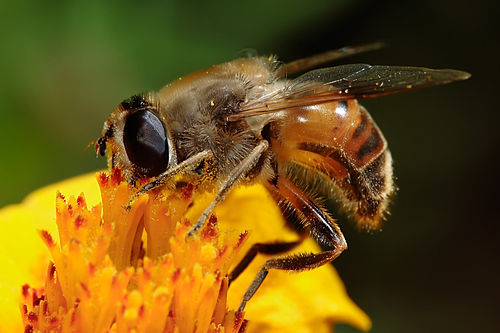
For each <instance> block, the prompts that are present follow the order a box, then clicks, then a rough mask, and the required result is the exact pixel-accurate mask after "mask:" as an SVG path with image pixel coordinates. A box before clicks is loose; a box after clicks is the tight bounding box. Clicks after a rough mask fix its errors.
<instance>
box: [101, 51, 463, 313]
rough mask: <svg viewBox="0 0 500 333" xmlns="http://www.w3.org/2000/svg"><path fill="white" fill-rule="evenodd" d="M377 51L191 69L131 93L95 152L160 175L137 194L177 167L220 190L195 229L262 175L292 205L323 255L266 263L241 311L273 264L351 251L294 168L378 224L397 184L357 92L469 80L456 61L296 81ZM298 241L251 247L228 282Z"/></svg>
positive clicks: (128, 169)
mask: <svg viewBox="0 0 500 333" xmlns="http://www.w3.org/2000/svg"><path fill="white" fill-rule="evenodd" d="M378 47H379V45H378V44H376V43H375V44H367V45H363V46H358V47H347V48H342V49H339V50H335V51H330V52H326V53H323V54H319V55H316V56H312V57H310V58H305V59H301V60H297V61H293V62H291V63H287V64H282V63H280V62H279V61H277V59H276V58H275V57H248V58H240V59H236V60H233V61H231V62H227V63H223V64H218V65H214V66H211V67H209V68H207V69H204V70H201V71H198V72H195V73H192V74H189V75H187V76H184V77H181V78H179V79H177V80H176V81H174V82H171V83H170V84H168V85H166V86H165V87H163V88H162V89H160V90H159V91H158V92H151V93H146V94H142V95H136V96H133V97H131V98H129V99H127V100H125V101H123V102H122V103H121V104H120V105H119V107H118V108H117V109H115V110H114V111H113V113H112V114H111V116H110V117H109V118H108V120H107V121H106V122H105V125H104V130H103V135H102V137H101V138H100V139H99V140H98V141H97V143H96V145H95V148H96V152H97V153H98V154H99V155H105V154H106V152H108V157H109V164H110V167H112V168H119V169H120V170H121V171H122V173H123V175H124V176H125V179H127V181H128V182H129V183H131V184H134V183H135V182H136V181H137V180H138V179H140V178H142V177H150V178H151V179H152V181H150V182H149V183H147V184H146V185H145V186H143V187H142V188H141V189H140V190H138V192H137V194H136V197H137V196H139V195H141V194H143V193H146V192H148V191H151V190H152V189H154V188H158V187H160V186H168V185H169V184H170V185H171V183H172V182H173V181H174V179H176V177H177V176H178V175H181V174H190V175H191V176H192V177H194V178H197V179H198V180H199V181H200V183H203V184H204V186H205V187H206V188H208V189H210V190H212V191H214V192H215V196H214V199H213V201H212V202H211V203H210V205H209V206H208V207H206V209H205V210H204V212H203V213H202V215H201V216H200V217H199V219H198V221H197V222H196V224H194V226H193V228H192V230H191V231H190V233H189V234H193V233H196V232H197V231H198V230H199V229H200V228H201V227H202V226H203V225H204V223H205V221H206V220H207V218H208V217H209V215H210V214H211V213H212V211H213V210H214V208H215V207H216V206H217V205H218V204H219V203H220V202H221V201H223V200H224V198H225V197H226V196H227V195H228V194H229V193H230V192H231V190H232V189H234V188H235V187H236V186H238V185H239V184H248V183H254V182H259V183H262V184H263V185H264V186H265V187H266V188H267V190H268V191H269V192H270V193H271V195H272V196H273V197H274V198H275V200H276V201H277V202H278V203H279V205H280V207H281V208H282V210H283V211H284V212H285V211H286V212H287V214H285V218H286V219H288V220H293V221H291V222H292V223H293V224H294V225H295V226H297V227H298V228H297V229H298V230H299V232H300V233H301V234H303V235H311V236H312V237H314V238H315V239H316V240H317V241H318V242H319V243H320V244H321V245H322V246H323V248H324V249H325V250H324V251H323V252H321V253H316V254H304V255H294V256H285V257H282V258H275V259H269V260H268V261H267V262H266V263H265V264H264V266H263V267H262V269H261V270H260V272H259V273H258V275H257V276H256V278H255V279H254V281H253V283H252V285H251V286H250V287H249V289H248V291H247V292H246V294H245V296H244V299H243V301H242V303H241V306H240V308H239V310H240V311H243V309H244V307H245V304H246V302H247V301H248V300H249V299H250V298H251V297H252V295H253V294H254V293H255V291H256V290H257V288H258V287H259V286H260V284H261V283H262V281H263V280H264V278H265V276H266V275H267V273H268V271H269V270H270V269H282V270H294V271H297V270H307V269H312V268H315V267H318V266H321V265H324V264H326V263H329V262H331V261H332V260H334V259H335V258H336V257H338V256H339V255H340V253H341V252H342V251H343V250H344V249H346V248H347V244H346V241H345V239H344V236H343V235H342V232H341V231H340V229H339V227H338V225H337V223H336V222H335V220H334V219H333V218H332V217H331V216H330V214H329V213H328V212H327V211H326V210H325V208H323V207H322V206H321V205H320V204H319V203H318V202H317V200H316V199H314V198H313V196H312V195H308V194H306V193H307V191H304V189H303V187H302V186H301V185H300V184H298V183H300V181H297V180H300V178H301V174H302V173H301V172H300V171H297V170H298V169H300V168H302V169H306V170H308V171H309V172H312V173H314V174H317V175H319V176H320V177H321V179H323V182H325V183H327V185H328V187H329V188H331V189H334V191H335V192H336V193H337V194H338V195H337V197H338V198H340V201H341V204H342V206H343V207H344V208H345V209H346V211H347V212H349V213H350V214H351V215H352V216H353V217H354V220H355V221H356V222H357V224H358V226H359V227H361V228H364V229H369V230H374V229H380V224H381V220H382V219H383V217H384V214H385V213H386V212H387V206H388V202H389V200H390V197H391V194H393V192H394V184H393V168H392V158H391V154H390V152H389V149H388V147H387V141H386V140H385V138H384V136H383V134H382V132H381V131H380V129H379V128H378V126H377V125H376V124H375V122H374V121H373V119H372V118H371V116H370V115H369V114H368V112H367V111H366V109H365V108H364V107H363V106H362V105H360V104H359V103H358V101H357V100H358V99H362V98H370V97H376V96H381V95H388V94H394V93H399V92H403V91H408V90H413V89H419V88H424V87H431V86H435V85H441V84H446V83H449V82H452V81H457V80H465V79H467V78H468V77H469V76H470V75H469V74H468V73H465V72H462V71H457V70H451V69H428V68H418V67H403V66H370V65H366V64H352V65H340V66H335V67H326V68H320V69H316V70H311V71H309V72H307V73H305V74H303V75H300V76H298V77H296V78H290V77H291V76H292V75H294V74H296V73H300V72H305V71H306V70H309V69H311V68H314V67H318V66H320V65H322V64H324V63H327V62H330V61H332V60H335V59H338V58H341V57H344V56H347V55H350V54H354V53H358V52H362V51H366V50H369V49H373V48H378ZM297 166H298V167H297ZM132 200H134V198H131V201H132ZM302 238H303V237H302ZM299 243H300V240H299V241H296V242H290V243H279V242H278V243H272V244H259V245H258V246H254V247H253V248H252V249H251V250H250V251H249V253H248V254H247V256H245V258H244V259H243V260H242V262H241V263H240V264H239V265H238V266H237V267H236V268H235V269H234V270H233V272H232V273H231V276H230V280H234V279H235V278H236V277H237V276H238V275H239V274H240V273H241V272H242V271H243V270H244V268H245V267H246V266H247V265H248V264H249V262H250V261H251V260H252V258H253V257H254V256H255V255H256V254H257V253H258V252H260V253H266V254H276V253H282V252H286V251H289V250H290V249H292V248H293V247H295V246H296V245H298V244H299Z"/></svg>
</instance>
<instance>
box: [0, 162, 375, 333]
mask: <svg viewBox="0 0 500 333" xmlns="http://www.w3.org/2000/svg"><path fill="white" fill-rule="evenodd" d="M56 193H59V194H57V195H56ZM60 193H63V194H64V195H63V194H60ZM83 193H84V194H83ZM132 193H134V188H131V187H130V186H129V185H128V184H127V183H126V182H123V181H122V180H121V177H120V175H119V173H116V172H115V173H113V174H107V173H99V174H98V175H97V182H96V181H95V176H93V175H85V176H81V177H78V178H74V179H71V180H68V181H65V182H62V183H58V184H55V185H52V186H49V187H46V188H43V189H41V190H38V191H36V192H34V193H32V194H31V195H30V196H28V197H27V198H26V199H25V200H24V202H23V203H21V204H19V205H12V206H8V207H5V208H3V209H2V210H1V211H0V223H1V226H2V229H3V232H2V233H1V236H0V237H2V239H1V244H2V246H3V249H1V252H0V264H1V265H2V270H1V273H0V274H1V276H0V332H18V331H21V330H22V329H23V327H25V330H26V331H30V329H33V330H37V329H38V330H41V331H49V330H51V329H53V330H54V331H63V332H69V331H82V332H103V331H112V332H125V331H129V330H131V329H133V330H135V331H137V332H146V331H148V332H160V331H163V329H164V328H167V330H166V331H169V332H170V331H177V332H195V331H196V332H209V331H212V332H216V331H217V332H222V331H224V332H230V331H238V330H239V329H240V328H241V329H242V330H243V329H246V330H247V331H248V332H265V331H294V332H329V331H331V326H332V324H334V323H339V322H344V323H349V324H351V325H353V326H355V327H357V328H359V329H362V330H367V329H369V328H370V320H369V318H368V317H367V316H366V315H365V314H364V313H363V312H362V311H361V310H360V309H359V308H358V307H357V306H356V305H355V304H354V303H353V302H352V301H351V300H350V299H349V297H348V296H347V294H346V291H345V289H344V287H343V285H342V282H341V281H340V279H339V277H338V275H337V274H336V272H335V270H334V269H333V267H332V266H331V265H326V266H324V267H321V268H319V269H315V270H312V271H308V272H301V273H292V274H290V273H287V272H282V271H271V272H270V273H269V275H268V277H267V278H266V280H265V281H264V283H263V284H262V286H261V287H260V288H259V290H258V291H257V293H256V294H255V296H254V297H253V298H252V299H251V300H250V302H249V303H248V304H247V307H246V308H245V312H244V313H243V314H239V313H237V312H236V309H237V308H238V305H239V303H240V301H241V299H242V296H243V294H244V292H245V291H246V289H247V287H248V286H249V285H250V283H251V281H252V279H253V278H254V277H255V274H256V273H257V271H258V270H259V268H260V267H261V266H262V264H263V263H264V261H265V259H266V258H265V256H257V258H256V259H255V260H254V261H253V262H252V263H251V264H250V266H249V267H248V268H247V269H246V270H245V271H244V272H243V274H242V275H241V276H240V277H238V279H237V280H235V281H234V282H233V283H231V285H230V286H228V281H227V277H226V275H227V273H228V272H229V271H230V269H231V267H234V265H235V264H237V263H238V262H239V260H241V258H242V257H243V255H244V254H245V253H246V251H247V250H248V249H249V247H250V246H251V245H252V244H254V243H256V242H266V241H267V242H270V241H276V240H293V239H296V237H297V236H296V235H295V234H294V233H293V232H291V231H289V230H288V229H286V228H285V226H284V225H285V223H284V221H283V219H282V217H281V213H280V212H279V210H278V208H277V207H276V205H275V204H274V201H273V200H272V198H270V196H269V194H268V193H267V192H266V190H265V189H264V188H263V187H262V186H260V185H253V186H241V187H240V188H238V189H236V190H235V191H234V193H232V194H231V195H230V196H229V197H228V198H227V199H226V200H225V201H224V202H223V203H222V204H221V205H220V206H219V207H218V208H217V209H216V210H215V214H214V216H212V217H211V218H210V221H209V223H208V224H207V226H206V227H205V228H204V229H202V231H201V232H200V233H199V234H198V235H196V236H194V237H192V238H190V239H186V237H185V234H186V232H187V231H188V230H189V228H190V221H195V220H196V217H197V216H199V214H200V213H201V211H202V210H203V209H204V207H206V205H207V204H208V203H209V202H210V199H211V196H210V194H202V193H197V192H196V190H195V189H194V188H193V187H192V186H191V185H189V184H186V185H185V186H184V187H183V188H181V189H178V190H170V191H168V190H162V191H154V193H149V194H147V195H143V196H141V197H139V198H138V199H137V200H135V201H134V203H133V205H132V207H131V208H130V210H125V209H124V208H123V206H125V205H126V204H127V203H128V200H129V198H130V196H131V194H132ZM54 203H55V205H54ZM54 206H55V208H56V209H54ZM297 251H307V252H310V251H319V248H318V246H317V245H316V244H315V243H314V242H313V241H312V240H307V241H306V242H304V244H303V245H301V247H300V248H299V249H298V250H297ZM318 286H319V287H318Z"/></svg>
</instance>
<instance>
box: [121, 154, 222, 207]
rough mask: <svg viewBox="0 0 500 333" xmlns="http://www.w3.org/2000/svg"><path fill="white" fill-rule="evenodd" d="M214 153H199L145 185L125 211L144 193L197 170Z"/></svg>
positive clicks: (131, 199)
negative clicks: (184, 173) (191, 170)
mask: <svg viewBox="0 0 500 333" xmlns="http://www.w3.org/2000/svg"><path fill="white" fill-rule="evenodd" d="M212 157H213V153H212V152H211V151H210V150H204V151H202V152H200V153H197V154H195V155H193V156H191V157H190V158H188V159H186V160H184V161H182V162H181V163H179V164H177V165H176V166H174V167H173V168H170V169H168V170H167V171H165V172H164V173H162V174H160V175H159V176H158V177H156V179H155V180H153V181H152V182H149V183H147V184H146V185H144V186H143V187H142V188H141V189H140V190H139V191H138V192H136V193H135V194H134V195H133V196H132V197H131V198H130V200H129V202H128V204H127V206H125V209H127V210H128V209H130V207H131V206H132V203H133V202H134V201H135V200H136V199H137V198H138V197H140V196H141V195H143V194H144V193H147V192H149V191H151V190H153V189H155V188H158V187H160V186H162V185H164V184H166V183H167V182H168V181H169V180H170V179H172V177H175V176H176V175H178V174H181V173H183V172H186V171H188V170H190V169H194V168H196V166H198V165H199V164H200V163H201V162H203V161H205V160H207V159H209V158H212Z"/></svg>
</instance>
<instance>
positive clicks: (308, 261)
mask: <svg viewBox="0 0 500 333" xmlns="http://www.w3.org/2000/svg"><path fill="white" fill-rule="evenodd" d="M267 188H268V190H269V191H270V192H271V194H273V196H274V198H275V199H276V201H278V202H281V203H284V204H285V205H286V206H288V207H290V208H291V209H292V210H293V211H294V212H295V213H296V214H294V217H296V218H297V221H294V222H295V224H297V223H299V225H300V227H301V228H300V229H301V230H303V231H308V232H309V233H310V234H311V236H313V237H314V238H315V239H316V240H317V241H318V242H319V243H321V244H322V245H323V246H325V247H326V248H327V250H326V251H323V252H320V253H299V254H295V255H290V256H286V257H282V258H273V259H269V260H267V261H266V262H265V264H264V265H263V266H262V268H261V269H260V270H259V272H258V273H257V275H256V276H255V278H254V280H253V281H252V283H251V284H250V286H249V287H248V289H247V291H246V292H245V294H244V296H243V300H242V301H241V304H240V307H239V308H238V311H239V312H243V311H244V309H245V306H246V304H247V302H248V301H249V300H250V298H252V296H253V295H254V294H255V292H256V291H257V289H259V287H260V285H261V284H262V282H263V281H264V279H265V278H266V276H267V274H268V273H269V271H270V270H271V269H280V270H286V271H304V270H310V269H314V268H316V267H320V266H322V265H325V264H327V263H329V262H331V261H333V260H335V258H337V257H338V256H339V255H340V254H341V253H342V251H344V250H345V249H346V248H347V243H346V241H345V239H344V235H343V234H342V232H341V231H340V228H339V227H338V226H337V224H336V223H335V221H334V220H333V219H332V218H331V217H330V216H329V215H328V213H326V211H324V210H323V209H322V208H321V207H319V206H318V205H316V204H315V203H314V202H313V201H312V200H311V199H309V198H308V197H307V196H306V195H305V194H304V193H303V192H302V191H301V190H300V189H298V188H297V187H296V186H295V185H294V184H293V183H292V182H291V181H290V180H289V179H287V178H286V177H284V176H278V179H277V180H276V181H275V182H274V183H268V184H267Z"/></svg>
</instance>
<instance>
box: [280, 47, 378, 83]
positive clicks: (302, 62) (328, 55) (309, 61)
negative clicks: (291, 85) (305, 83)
mask: <svg viewBox="0 0 500 333" xmlns="http://www.w3.org/2000/svg"><path fill="white" fill-rule="evenodd" d="M384 46H385V44H384V43H382V42H373V43H366V44H360V45H354V46H344V47H342V48H340V49H336V50H330V51H326V52H323V53H319V54H315V55H313V56H311V57H307V58H302V59H297V60H294V61H291V62H289V63H286V64H284V65H283V66H281V67H280V68H279V69H278V71H277V73H276V74H277V75H278V76H279V77H284V76H288V75H290V74H295V73H299V72H302V73H303V72H305V71H306V70H308V69H311V68H314V67H317V66H320V65H323V64H326V63H329V62H333V61H335V60H339V59H342V58H346V57H349V56H352V55H355V54H359V53H363V52H369V51H374V50H378V49H381V48H383V47H384Z"/></svg>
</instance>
